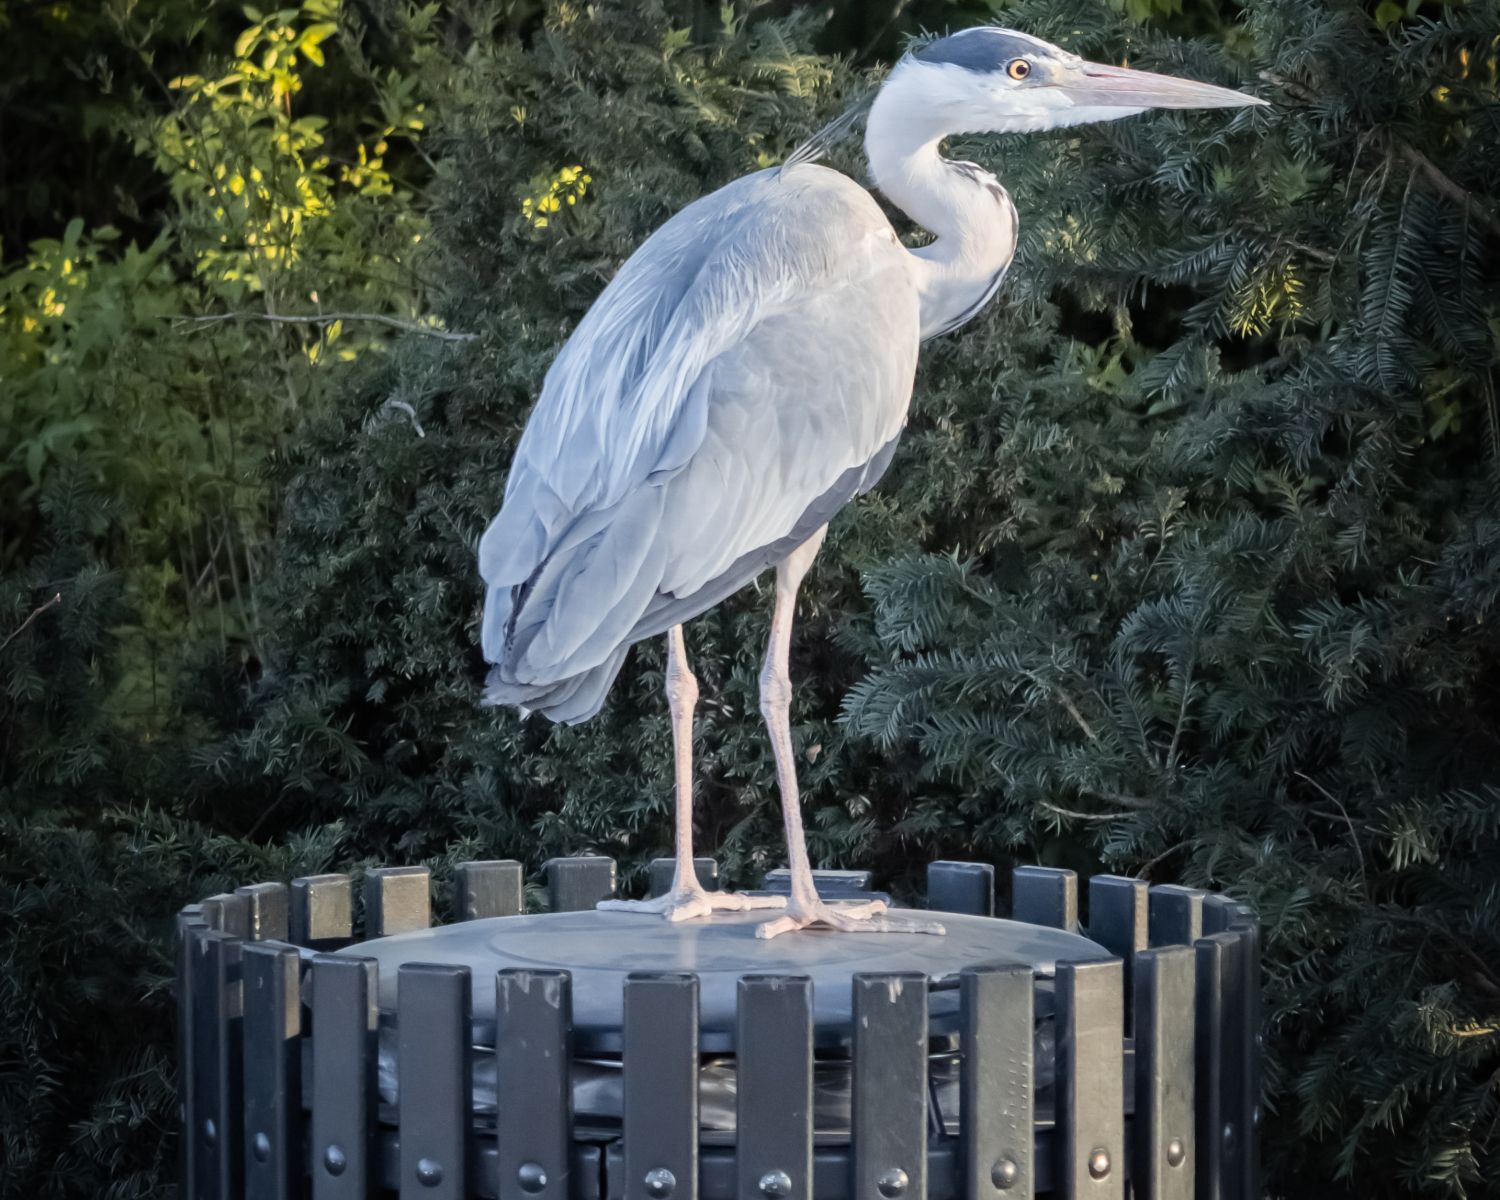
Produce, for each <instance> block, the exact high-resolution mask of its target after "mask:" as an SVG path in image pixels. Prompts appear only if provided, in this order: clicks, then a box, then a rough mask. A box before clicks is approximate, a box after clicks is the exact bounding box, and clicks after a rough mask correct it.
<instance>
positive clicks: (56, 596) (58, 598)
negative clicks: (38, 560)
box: [0, 592, 62, 650]
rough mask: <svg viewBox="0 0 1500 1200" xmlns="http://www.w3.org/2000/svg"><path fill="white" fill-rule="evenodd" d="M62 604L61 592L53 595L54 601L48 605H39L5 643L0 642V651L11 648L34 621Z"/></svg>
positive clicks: (49, 601)
mask: <svg viewBox="0 0 1500 1200" xmlns="http://www.w3.org/2000/svg"><path fill="white" fill-rule="evenodd" d="M61 603H62V593H61V592H57V593H55V594H54V595H53V597H52V599H50V600H48V601H47V603H46V604H38V605H37V606H36V607H35V608H33V609H32V610H31V615H30V616H29V617H27V618H26V619H25V620H24V621H22V622H21V624H20V625H18V626H17V627H16V629H15V630H14V631H13V632H12V633H11V635H10V636H9V637H8V638H6V639H5V640H4V641H3V642H0V650H4V649H5V647H7V646H9V645H10V644H11V643H12V642H13V641H15V640H16V639H17V638H18V637H20V636H21V634H23V633H25V632H26V626H28V625H30V624H31V623H32V622H33V621H35V620H36V619H37V618H38V617H39V616H41V615H42V614H43V613H44V612H46V611H47V610H48V609H49V608H51V607H52V606H53V605H54V604H61Z"/></svg>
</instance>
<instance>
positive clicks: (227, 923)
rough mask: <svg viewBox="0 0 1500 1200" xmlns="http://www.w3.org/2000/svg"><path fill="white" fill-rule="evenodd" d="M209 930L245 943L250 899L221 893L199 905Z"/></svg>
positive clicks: (247, 934)
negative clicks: (215, 930) (225, 934)
mask: <svg viewBox="0 0 1500 1200" xmlns="http://www.w3.org/2000/svg"><path fill="white" fill-rule="evenodd" d="M199 908H200V909H201V910H202V912H203V920H204V923H205V924H207V925H208V927H209V928H210V929H217V930H218V931H219V932H220V933H227V934H229V936H230V937H236V938H239V939H240V941H242V942H243V941H246V940H248V938H249V937H250V897H248V896H241V895H239V894H237V893H229V892H221V893H220V894H219V895H217V896H210V897H209V898H208V899H207V900H205V901H203V902H202V904H200V905H199Z"/></svg>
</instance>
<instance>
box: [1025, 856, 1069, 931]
mask: <svg viewBox="0 0 1500 1200" xmlns="http://www.w3.org/2000/svg"><path fill="white" fill-rule="evenodd" d="M1010 915H1011V920H1013V921H1025V922H1026V923H1027V924H1028V925H1046V926H1048V927H1050V928H1052V929H1066V930H1069V931H1076V930H1077V928H1078V874H1077V872H1075V871H1065V870H1061V869H1059V868H1057V867H1017V868H1016V869H1015V870H1014V871H1013V872H1012V873H1011V905H1010Z"/></svg>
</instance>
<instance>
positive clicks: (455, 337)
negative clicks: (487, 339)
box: [167, 312, 479, 342]
mask: <svg viewBox="0 0 1500 1200" xmlns="http://www.w3.org/2000/svg"><path fill="white" fill-rule="evenodd" d="M167 320H169V321H178V322H186V323H187V324H190V325H214V324H219V323H220V322H223V321H271V322H274V323H275V324H278V325H332V324H333V323H334V322H335V321H373V322H375V323H376V324H377V325H388V326H390V327H391V328H392V329H400V330H403V331H404V332H406V333H420V334H423V335H424V336H426V337H433V338H437V339H438V340H439V341H442V342H472V341H473V340H474V339H475V338H476V337H478V336H479V335H478V334H474V333H454V332H453V331H452V330H448V329H434V328H433V327H432V326H431V325H418V324H417V323H416V322H415V321H403V320H401V319H400V318H399V317H387V316H385V315H383V314H381V313H322V314H320V315H318V316H314V317H297V316H287V315H285V314H283V313H253V312H231V313H211V314H209V315H208V316H203V317H195V316H190V315H189V314H187V313H175V314H172V315H170V316H168V317H167Z"/></svg>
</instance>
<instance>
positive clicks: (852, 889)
mask: <svg viewBox="0 0 1500 1200" xmlns="http://www.w3.org/2000/svg"><path fill="white" fill-rule="evenodd" d="M812 874H813V886H814V887H815V888H817V890H818V895H819V896H820V897H822V898H823V899H824V900H848V899H851V898H854V899H858V898H863V897H865V896H868V895H869V894H870V885H871V882H872V879H873V877H872V876H871V874H870V872H869V871H814V872H813V873H812ZM762 886H763V887H764V888H765V890H766V891H768V892H774V893H776V894H777V895H782V896H786V895H790V894H791V891H792V873H791V871H790V870H788V869H787V868H786V867H776V868H775V869H773V870H770V871H767V872H766V877H765V880H764V882H763V884H762Z"/></svg>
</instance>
